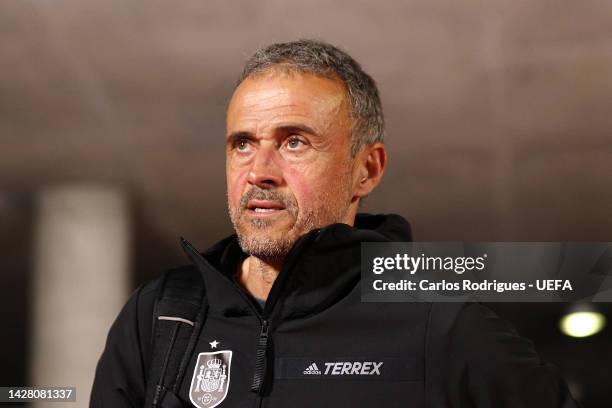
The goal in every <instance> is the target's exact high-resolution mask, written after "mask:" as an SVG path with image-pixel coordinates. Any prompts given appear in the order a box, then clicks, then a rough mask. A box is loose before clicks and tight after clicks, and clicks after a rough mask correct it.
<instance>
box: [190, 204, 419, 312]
mask: <svg viewBox="0 0 612 408" xmlns="http://www.w3.org/2000/svg"><path fill="white" fill-rule="evenodd" d="M411 239H412V236H411V230H410V224H408V222H407V221H406V220H405V219H403V218H402V217H400V216H399V215H394V214H390V215H371V214H357V217H356V219H355V226H354V227H351V226H349V225H347V224H332V225H329V226H326V227H324V228H319V229H315V230H312V231H310V232H309V233H307V234H305V235H304V236H302V237H301V238H300V239H299V240H298V241H297V242H296V243H295V244H294V246H293V248H292V249H291V250H290V252H289V253H288V255H287V258H286V261H285V265H284V266H283V269H282V270H281V272H280V274H279V276H278V277H277V279H276V281H275V282H274V285H273V286H272V289H271V291H270V295H269V296H268V300H267V302H266V305H265V308H264V310H263V317H264V318H273V319H277V318H278V319H281V320H287V319H293V318H300V317H306V316H310V315H313V314H316V313H319V312H321V311H323V310H325V309H327V308H328V307H330V306H331V305H333V304H334V303H336V302H338V301H339V300H341V299H342V298H344V297H345V296H346V295H347V294H348V293H349V292H350V291H351V290H352V289H354V287H355V285H356V284H357V283H358V282H359V279H360V277H361V271H360V261H361V243H362V242H390V241H411ZM181 241H182V246H183V249H184V250H185V252H186V253H187V255H188V256H189V257H190V258H191V260H192V262H193V263H194V265H195V266H196V267H197V269H198V270H199V272H200V273H201V275H202V277H203V279H204V283H205V287H206V297H207V301H208V304H209V307H210V310H211V311H216V312H219V313H221V314H223V315H226V316H243V315H252V314H256V312H255V309H254V308H253V307H252V305H249V302H250V301H251V299H249V295H247V294H246V293H244V291H243V290H242V289H241V288H240V287H239V286H238V285H237V284H236V283H235V282H234V277H233V276H232V274H231V273H230V272H229V268H227V267H225V266H226V265H224V263H226V262H228V261H231V260H234V262H236V259H235V257H238V258H239V259H238V260H242V259H244V258H246V256H247V255H246V254H244V253H243V252H242V250H241V249H240V247H239V245H238V239H237V237H236V235H235V234H234V235H231V236H229V237H227V238H225V239H223V240H221V241H219V242H218V243H216V244H215V245H213V246H212V247H210V248H209V249H208V250H206V251H204V252H203V253H199V252H198V251H197V250H196V249H195V248H194V247H193V246H192V245H191V244H190V243H189V242H187V241H186V240H184V239H181ZM260 317H261V316H260Z"/></svg>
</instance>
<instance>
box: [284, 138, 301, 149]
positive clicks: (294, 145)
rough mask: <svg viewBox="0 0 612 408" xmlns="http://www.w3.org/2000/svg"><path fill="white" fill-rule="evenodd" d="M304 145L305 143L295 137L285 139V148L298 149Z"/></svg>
mask: <svg viewBox="0 0 612 408" xmlns="http://www.w3.org/2000/svg"><path fill="white" fill-rule="evenodd" d="M304 145H305V143H304V142H302V141H301V140H300V139H299V138H297V137H292V138H290V139H288V140H287V148H288V149H289V150H298V149H300V148H302V147H303V146H304Z"/></svg>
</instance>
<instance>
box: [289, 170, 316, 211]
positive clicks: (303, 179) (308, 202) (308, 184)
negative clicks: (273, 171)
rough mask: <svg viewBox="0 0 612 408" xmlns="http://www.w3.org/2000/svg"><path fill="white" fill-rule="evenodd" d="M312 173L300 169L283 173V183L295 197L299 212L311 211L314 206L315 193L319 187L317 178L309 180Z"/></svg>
mask: <svg viewBox="0 0 612 408" xmlns="http://www.w3.org/2000/svg"><path fill="white" fill-rule="evenodd" d="M309 175H310V176H311V175H312V172H307V171H303V170H302V169H291V170H288V171H286V172H285V181H286V182H287V186H288V187H289V189H290V190H291V193H292V194H293V196H294V197H295V200H296V201H297V203H298V206H299V208H300V210H301V211H303V210H305V209H311V208H313V207H314V206H316V203H315V201H316V199H317V195H318V194H317V191H319V189H320V186H319V185H318V184H317V178H316V177H315V178H311V177H309Z"/></svg>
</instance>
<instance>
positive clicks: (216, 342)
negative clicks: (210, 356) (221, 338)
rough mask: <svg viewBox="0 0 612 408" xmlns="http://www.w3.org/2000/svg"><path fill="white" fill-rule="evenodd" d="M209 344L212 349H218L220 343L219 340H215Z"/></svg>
mask: <svg viewBox="0 0 612 408" xmlns="http://www.w3.org/2000/svg"><path fill="white" fill-rule="evenodd" d="M208 344H210V347H211V348H217V345H219V342H218V341H217V340H213V341H211V342H209V343H208Z"/></svg>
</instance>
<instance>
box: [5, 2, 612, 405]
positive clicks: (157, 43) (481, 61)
mask: <svg viewBox="0 0 612 408" xmlns="http://www.w3.org/2000/svg"><path fill="white" fill-rule="evenodd" d="M302 37H309V38H312V37H314V38H320V39H324V40H326V41H329V42H331V43H333V44H336V45H339V46H340V47H342V48H344V49H345V50H347V51H348V52H349V53H350V54H351V55H353V56H354V57H355V58H356V59H357V60H358V61H359V62H360V63H361V64H362V65H363V66H364V68H365V69H366V71H368V72H369V73H370V74H371V75H372V76H373V77H374V78H375V79H376V80H377V82H378V85H379V87H380V91H381V96H382V100H383V105H384V108H385V113H386V119H387V123H388V128H387V131H388V138H387V145H388V150H389V152H390V166H389V168H388V172H387V174H386V178H385V180H384V181H383V183H382V185H381V186H380V187H379V189H378V191H377V192H376V193H374V194H373V195H372V196H371V197H370V198H369V200H368V202H367V205H366V207H365V210H367V211H371V212H396V213H400V214H402V215H404V216H405V217H406V218H408V219H409V220H410V221H411V222H412V224H413V228H414V233H415V238H416V239H417V240H422V241H425V240H431V241H435V240H483V241H485V240H490V241H493V240H499V241H511V240H520V241H562V240H573V241H583V240H586V241H597V240H600V241H612V2H610V1H609V0H585V1H568V0H554V1H553V0H550V1H548V0H515V1H511V2H510V1H504V2H502V1H494V0H490V1H486V0H482V1H476V0H433V1H432V0H408V1H399V0H385V1H372V0H370V1H340V0H337V1H333V2H322V1H309V2H303V3H292V2H284V1H259V2H254V1H247V0H241V1H233V2H225V1H207V2H201V1H193V0H186V1H181V2H170V1H148V2H136V1H125V0H106V1H91V0H79V1H76V0H55V1H41V0H38V1H37V0H32V1H24V0H3V1H2V2H0V287H1V288H2V289H1V290H2V292H1V293H0V298H1V300H0V302H1V303H0V318H1V321H2V326H3V327H2V329H1V330H0V385H5V386H9V385H58V386H65V385H77V383H78V386H79V389H78V403H77V405H75V404H70V405H69V406H72V407H75V406H86V405H87V398H88V393H89V389H88V385H87V384H90V382H91V379H92V377H91V376H93V369H94V367H93V365H94V364H95V361H96V359H97V358H98V355H99V353H100V351H101V347H102V346H103V343H104V336H105V333H106V331H107V330H108V327H109V325H110V323H111V321H112V319H113V318H114V316H115V315H116V313H117V312H118V310H119V308H120V307H121V305H122V304H123V302H124V301H125V299H126V298H127V296H128V295H129V293H130V292H131V291H132V290H133V289H134V288H135V287H136V286H137V285H138V284H140V283H142V282H143V281H145V280H147V279H150V278H152V277H154V276H157V275H158V274H159V273H161V272H162V271H163V270H164V269H165V268H167V267H170V266H173V265H177V264H180V263H184V262H186V260H185V258H184V255H183V254H182V253H181V251H180V248H179V245H178V237H179V236H180V235H182V236H185V237H186V238H188V239H189V240H191V241H192V242H193V243H194V244H196V245H197V246H198V247H200V248H201V249H204V248H205V247H206V246H207V245H209V244H211V243H213V242H215V241H216V240H218V239H219V238H221V237H224V236H225V235H227V234H229V233H230V232H231V228H230V224H229V221H228V219H227V216H226V215H225V214H226V210H225V178H224V150H223V149H224V115H225V107H226V103H227V101H228V98H229V97H230V95H231V92H232V88H233V84H234V82H235V80H236V78H237V76H238V74H239V72H240V70H241V66H242V63H243V62H244V60H245V59H246V58H247V57H248V56H249V55H250V54H251V53H252V52H253V51H254V50H255V49H257V48H258V47H260V46H265V45H268V44H270V43H272V42H277V41H287V40H293V39H298V38H302ZM492 307H494V308H495V309H496V310H497V311H498V312H499V313H500V314H502V316H504V317H506V318H508V319H510V320H511V321H512V322H513V323H514V324H515V325H516V326H517V328H518V329H519V332H521V333H522V334H524V335H526V336H528V337H531V338H532V339H533V340H534V342H535V345H536V349H537V350H538V351H539V352H540V353H541V354H542V355H543V357H544V358H545V359H547V360H549V361H552V362H553V363H554V364H556V365H557V366H558V367H559V368H560V369H561V371H562V373H563V374H564V375H565V377H566V378H567V379H568V382H570V385H571V387H572V390H573V391H574V393H575V394H576V395H577V397H578V398H580V399H581V400H582V402H583V403H584V404H585V407H604V406H605V407H609V406H610V404H611V401H612V391H611V390H612V387H610V386H611V385H612V380H611V378H612V375H610V374H612V352H611V350H612V347H611V346H610V345H611V343H612V333H611V330H610V328H609V327H608V328H607V329H605V330H604V331H603V332H601V333H600V334H598V335H596V336H593V337H591V338H586V339H573V338H568V337H564V336H563V335H562V334H561V333H560V332H559V330H558V328H557V322H558V319H559V317H560V316H561V314H562V313H563V312H564V310H565V309H564V308H565V305H561V304H546V305H536V304H522V305H508V304H506V305H492ZM602 307H603V310H605V311H607V313H608V316H609V317H610V309H609V308H607V306H606V305H602ZM67 339H69V340H67ZM67 345H69V347H73V346H74V345H79V346H78V347H77V348H76V349H74V348H71V350H72V352H68V353H67V352H66V348H67ZM74 347H76V346H74ZM77 373H78V374H77ZM83 373H85V374H83ZM87 373H90V376H89V377H88V374H87Z"/></svg>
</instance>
